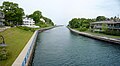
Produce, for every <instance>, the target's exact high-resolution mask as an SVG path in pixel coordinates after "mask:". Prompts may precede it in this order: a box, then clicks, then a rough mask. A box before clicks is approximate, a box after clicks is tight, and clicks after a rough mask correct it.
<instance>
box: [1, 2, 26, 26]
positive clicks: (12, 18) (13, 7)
mask: <svg viewBox="0 0 120 66" xmlns="http://www.w3.org/2000/svg"><path fill="white" fill-rule="evenodd" d="M0 11H2V12H4V14H5V25H10V24H13V25H20V24H22V22H23V21H22V16H24V10H23V9H22V8H20V7H19V6H18V4H17V3H13V2H8V1H4V2H3V4H2V6H0Z"/></svg>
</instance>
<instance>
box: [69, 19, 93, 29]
mask: <svg viewBox="0 0 120 66" xmlns="http://www.w3.org/2000/svg"><path fill="white" fill-rule="evenodd" d="M90 22H94V20H93V19H85V18H73V19H72V20H71V21H69V26H70V27H71V28H78V30H79V31H86V30H87V29H88V28H89V26H90Z"/></svg>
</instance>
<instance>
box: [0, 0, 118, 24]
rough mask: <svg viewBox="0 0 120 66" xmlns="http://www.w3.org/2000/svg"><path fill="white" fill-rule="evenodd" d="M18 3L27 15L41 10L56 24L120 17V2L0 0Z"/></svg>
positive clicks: (107, 0) (0, 2) (0, 1)
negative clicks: (77, 20)
mask: <svg viewBox="0 0 120 66" xmlns="http://www.w3.org/2000/svg"><path fill="white" fill-rule="evenodd" d="M4 1H10V2H14V3H18V4H19V7H21V8H23V9H24V12H25V14H27V15H29V14H32V13H33V12H34V11H36V10H40V11H41V12H42V15H43V16H45V17H48V18H50V19H52V21H53V22H54V23H55V24H64V25H67V24H68V22H69V21H70V20H71V19H72V18H96V17H97V16H106V17H114V16H118V15H120V0H0V5H2V2H4Z"/></svg>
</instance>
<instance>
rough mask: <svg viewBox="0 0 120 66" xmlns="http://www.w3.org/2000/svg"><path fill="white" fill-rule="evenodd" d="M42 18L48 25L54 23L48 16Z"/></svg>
mask: <svg viewBox="0 0 120 66" xmlns="http://www.w3.org/2000/svg"><path fill="white" fill-rule="evenodd" d="M42 18H43V19H44V20H45V22H46V23H47V24H49V25H52V26H53V25H54V23H53V22H52V20H51V19H49V18H47V17H42Z"/></svg>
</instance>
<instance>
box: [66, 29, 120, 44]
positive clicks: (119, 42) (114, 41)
mask: <svg viewBox="0 0 120 66" xmlns="http://www.w3.org/2000/svg"><path fill="white" fill-rule="evenodd" d="M67 28H68V29H69V30H70V31H72V32H74V33H77V34H79V35H83V36H86V37H89V38H93V39H97V40H101V41H105V42H109V43H114V44H120V40H117V39H114V38H108V37H102V36H95V35H93V34H89V33H86V32H80V31H77V30H75V29H72V28H70V27H67Z"/></svg>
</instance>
